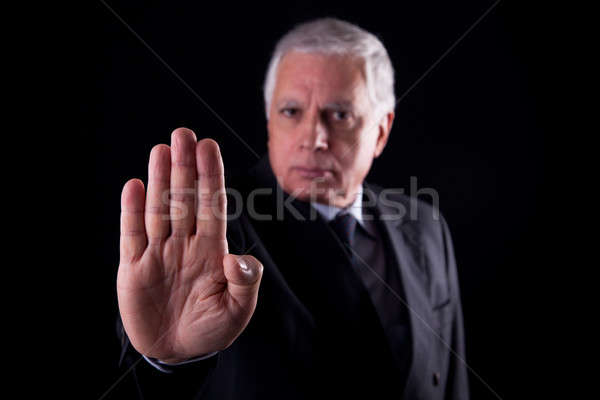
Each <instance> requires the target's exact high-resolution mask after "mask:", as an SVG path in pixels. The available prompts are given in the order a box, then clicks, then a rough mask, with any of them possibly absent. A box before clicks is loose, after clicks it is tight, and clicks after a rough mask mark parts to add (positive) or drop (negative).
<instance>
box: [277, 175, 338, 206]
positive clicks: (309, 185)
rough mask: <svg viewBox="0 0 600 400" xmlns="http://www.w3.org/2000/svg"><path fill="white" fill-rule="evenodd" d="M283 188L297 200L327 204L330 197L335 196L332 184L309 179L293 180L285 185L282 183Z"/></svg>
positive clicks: (334, 188)
mask: <svg viewBox="0 0 600 400" xmlns="http://www.w3.org/2000/svg"><path fill="white" fill-rule="evenodd" d="M282 187H283V190H284V191H285V192H286V193H287V194H289V195H292V196H293V197H295V198H297V199H298V200H302V201H316V202H319V203H324V204H329V203H330V199H331V198H332V197H335V196H334V194H335V193H336V187H335V185H332V184H327V183H324V182H322V181H321V182H318V181H310V180H304V179H302V180H293V181H292V182H288V184H287V185H282Z"/></svg>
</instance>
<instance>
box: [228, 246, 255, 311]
mask: <svg viewBox="0 0 600 400" xmlns="http://www.w3.org/2000/svg"><path fill="white" fill-rule="evenodd" d="M223 268H224V273H225V278H226V279H227V291H228V292H229V294H230V295H231V297H233V298H234V299H235V300H236V301H237V302H238V304H240V305H241V306H242V307H244V306H250V307H252V308H254V306H255V305H256V298H257V295H258V287H259V285H260V279H261V278H262V273H263V266H262V264H261V263H260V262H259V261H258V260H257V259H256V258H254V257H252V256H250V255H243V256H236V255H233V254H227V255H225V257H224V258H223Z"/></svg>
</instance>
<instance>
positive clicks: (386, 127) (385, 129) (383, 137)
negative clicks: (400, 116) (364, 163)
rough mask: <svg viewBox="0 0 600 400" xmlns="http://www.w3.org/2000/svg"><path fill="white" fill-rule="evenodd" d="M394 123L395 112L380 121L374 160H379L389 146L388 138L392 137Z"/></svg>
mask: <svg viewBox="0 0 600 400" xmlns="http://www.w3.org/2000/svg"><path fill="white" fill-rule="evenodd" d="M393 122H394V112H393V111H390V112H388V113H387V114H385V115H384V116H383V117H381V121H379V125H378V127H377V128H378V134H377V142H376V143H375V153H374V154H373V157H374V158H377V157H379V156H380V155H381V153H382V152H383V149H384V148H385V145H386V144H387V141H388V137H389V136H390V131H391V130H392V123H393Z"/></svg>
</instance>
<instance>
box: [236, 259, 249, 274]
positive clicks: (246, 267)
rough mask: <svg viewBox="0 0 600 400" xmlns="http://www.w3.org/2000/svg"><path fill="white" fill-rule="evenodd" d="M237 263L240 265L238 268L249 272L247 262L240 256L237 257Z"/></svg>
mask: <svg viewBox="0 0 600 400" xmlns="http://www.w3.org/2000/svg"><path fill="white" fill-rule="evenodd" d="M238 264H239V265H240V269H241V270H242V271H244V272H249V271H250V268H248V264H246V261H245V260H244V259H243V258H242V257H238Z"/></svg>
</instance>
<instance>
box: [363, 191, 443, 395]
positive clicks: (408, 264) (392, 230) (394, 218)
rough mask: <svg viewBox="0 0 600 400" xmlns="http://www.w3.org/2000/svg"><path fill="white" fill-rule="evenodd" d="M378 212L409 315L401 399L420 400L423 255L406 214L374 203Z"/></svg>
mask: <svg viewBox="0 0 600 400" xmlns="http://www.w3.org/2000/svg"><path fill="white" fill-rule="evenodd" d="M369 190H373V189H372V188H370V189H369ZM404 206H405V207H406V208H405V210H408V209H409V208H408V204H404ZM377 210H378V212H379V215H380V220H381V223H382V226H383V227H384V230H385V233H386V234H387V235H388V237H389V239H390V245H391V248H392V251H393V254H394V256H395V259H396V260H395V261H396V263H397V266H398V268H399V270H400V277H401V281H402V286H403V289H404V294H405V299H406V303H407V304H406V305H407V308H408V313H409V321H410V329H411V340H412V349H413V350H412V351H413V356H412V363H411V368H410V372H409V375H408V378H407V382H406V389H405V392H404V394H405V396H404V397H405V398H419V397H418V394H417V392H416V391H417V390H418V388H417V383H418V382H419V381H422V379H423V377H420V376H417V375H416V374H417V373H418V372H421V373H422V371H427V370H428V365H427V361H428V360H429V358H430V357H429V351H430V342H429V341H428V337H429V335H424V334H423V331H424V330H426V329H427V326H432V315H431V306H430V300H429V296H428V289H427V288H428V287H429V277H428V274H427V268H426V265H425V262H426V261H425V254H424V251H423V247H422V245H421V243H420V242H419V240H418V238H417V237H416V232H417V230H416V229H415V227H414V225H413V224H414V222H413V221H410V220H409V218H408V215H406V213H404V214H405V215H400V211H401V210H399V209H397V208H394V207H391V206H389V205H387V204H384V203H382V202H381V201H378V202H377Z"/></svg>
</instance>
